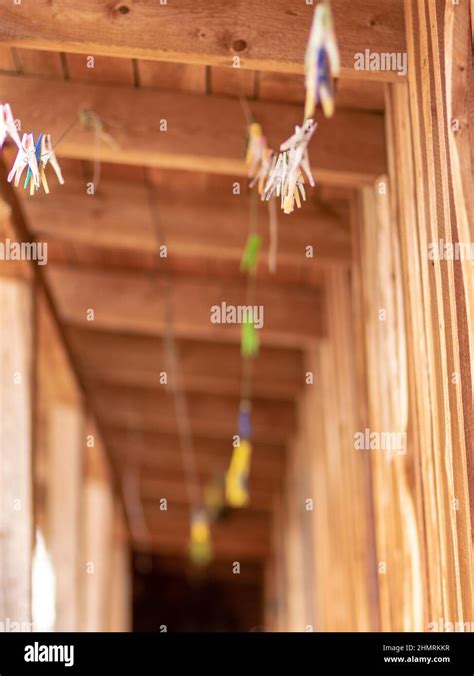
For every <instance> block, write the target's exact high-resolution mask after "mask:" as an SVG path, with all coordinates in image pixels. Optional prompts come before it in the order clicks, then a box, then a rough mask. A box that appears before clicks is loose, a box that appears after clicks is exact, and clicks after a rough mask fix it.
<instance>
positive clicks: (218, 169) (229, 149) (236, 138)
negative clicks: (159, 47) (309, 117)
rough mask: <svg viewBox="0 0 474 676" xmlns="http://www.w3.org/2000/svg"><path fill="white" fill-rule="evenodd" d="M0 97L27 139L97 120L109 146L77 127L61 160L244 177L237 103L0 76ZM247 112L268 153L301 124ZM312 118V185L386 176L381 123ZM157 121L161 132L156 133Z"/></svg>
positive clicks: (258, 109) (280, 114) (277, 112)
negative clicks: (91, 117)
mask: <svg viewBox="0 0 474 676" xmlns="http://www.w3.org/2000/svg"><path fill="white" fill-rule="evenodd" d="M0 89H1V91H2V96H3V98H4V99H5V100H6V101H8V102H9V103H10V105H11V106H12V109H13V110H14V112H15V116H16V117H17V118H19V119H21V120H23V121H24V124H25V125H28V131H32V132H35V133H40V132H45V131H46V130H47V131H48V132H50V133H51V134H52V136H53V139H54V138H59V137H60V136H61V135H62V134H63V133H64V131H65V130H66V129H67V128H68V127H69V126H70V125H71V124H72V123H73V122H74V120H75V119H77V116H78V113H79V111H80V110H81V109H84V108H87V109H91V110H93V111H94V112H95V113H96V114H98V115H99V116H100V117H101V118H102V119H103V120H104V122H105V126H106V129H107V132H108V133H110V134H111V135H112V136H113V138H114V139H115V142H116V145H115V144H114V145H111V144H108V143H105V142H101V143H97V142H96V140H95V134H94V132H93V131H92V130H90V129H83V128H82V127H81V125H80V124H77V125H76V126H75V127H73V128H72V129H70V130H69V132H68V133H67V134H66V135H65V136H64V138H62V139H61V142H60V143H59V144H58V145H57V146H56V152H57V153H58V155H60V156H62V157H71V158H76V159H89V160H92V159H94V158H96V159H100V160H102V161H109V162H116V163H117V162H119V163H125V164H132V165H144V166H149V167H164V168H171V169H173V168H174V169H193V170H194V171H209V172H211V173H219V174H230V175H239V176H244V175H246V167H245V162H244V148H245V138H246V122H245V118H244V115H243V113H242V108H241V105H240V103H239V101H237V100H233V99H230V98H227V97H213V96H199V95H197V94H187V93H178V92H161V91H159V92H158V91H154V90H148V89H134V88H131V87H122V86H120V85H117V86H106V85H93V84H90V85H89V84H81V83H75V82H59V81H49V80H48V81H45V80H43V79H35V78H26V77H22V78H18V77H16V76H9V75H2V76H0ZM31 101H35V109H34V111H32V110H31ZM51 101H55V102H57V105H56V106H51ZM59 102H60V113H59V109H58V106H59ZM251 107H252V112H253V114H254V116H255V118H256V119H257V120H258V121H259V122H260V123H261V124H262V125H263V128H264V130H265V134H266V136H267V139H268V142H269V144H270V145H271V146H272V147H275V148H277V147H279V145H280V144H281V143H282V142H283V141H284V140H285V139H286V138H288V136H290V135H291V134H292V133H293V131H294V127H295V125H296V124H301V115H302V111H301V106H291V105H288V104H268V103H264V102H258V101H257V102H255V103H252V106H251ZM190 110H192V111H193V114H192V117H191V116H190V115H189V112H188V111H190ZM157 111H159V114H157ZM316 117H317V119H318V122H319V127H318V129H317V131H316V135H315V137H314V139H313V142H312V144H311V147H310V159H311V161H312V165H313V168H314V174H315V177H316V179H317V180H319V181H321V182H329V183H335V184H337V185H360V184H368V183H370V182H373V180H374V179H375V178H376V177H377V176H378V175H379V174H381V173H383V172H384V171H385V170H386V161H385V140H384V123H383V116H381V115H378V114H372V113H365V112H357V111H344V110H341V111H338V113H337V114H336V115H335V117H334V118H333V119H331V120H327V119H325V118H323V117H321V115H319V114H318V115H317V116H316ZM162 120H164V121H166V124H167V130H161V131H160V124H161V122H160V121H162Z"/></svg>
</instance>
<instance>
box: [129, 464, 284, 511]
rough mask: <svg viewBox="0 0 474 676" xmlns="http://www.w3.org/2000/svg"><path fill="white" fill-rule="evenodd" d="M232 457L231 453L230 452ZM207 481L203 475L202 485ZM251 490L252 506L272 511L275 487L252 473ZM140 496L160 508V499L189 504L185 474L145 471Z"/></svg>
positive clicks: (148, 504)
mask: <svg viewBox="0 0 474 676" xmlns="http://www.w3.org/2000/svg"><path fill="white" fill-rule="evenodd" d="M229 459H230V453H229ZM210 478H211V477H208V480H207V481H206V479H205V477H202V476H201V479H202V481H203V483H202V485H203V487H204V488H205V487H206V485H207V483H208V481H209V479H210ZM249 491H250V505H249V506H250V507H251V508H252V509H256V510H259V511H261V512H271V510H272V506H273V497H274V489H273V488H272V486H271V485H270V484H269V482H268V481H267V482H266V485H265V484H264V483H263V482H262V480H261V479H259V480H256V478H255V476H254V474H253V473H251V476H250V480H249ZM140 496H141V499H142V500H143V501H144V503H145V504H146V505H147V506H148V507H151V506H152V505H155V506H156V509H159V504H160V501H161V500H163V499H166V500H167V501H168V503H176V504H179V505H189V504H190V503H189V495H188V492H187V489H186V484H185V483H184V475H183V473H182V472H181V476H179V475H175V476H174V477H173V476H169V475H167V476H161V477H157V476H156V474H155V475H154V476H153V474H151V473H150V472H143V473H142V474H141V476H140Z"/></svg>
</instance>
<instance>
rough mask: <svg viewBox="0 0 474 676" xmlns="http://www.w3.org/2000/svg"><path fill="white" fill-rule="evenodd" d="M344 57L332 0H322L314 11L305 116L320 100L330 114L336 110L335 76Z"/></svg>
mask: <svg viewBox="0 0 474 676" xmlns="http://www.w3.org/2000/svg"><path fill="white" fill-rule="evenodd" d="M339 72H340V57H339V49H338V47H337V42H336V35H335V32H334V24H333V19H332V13H331V7H330V5H329V3H328V2H320V3H319V5H317V7H316V9H315V11H314V18H313V23H312V26H311V33H310V36H309V41H308V47H307V49H306V58H305V73H306V104H305V118H309V117H311V116H312V115H313V113H314V108H315V106H316V105H317V103H318V102H319V101H321V104H322V106H323V111H324V114H325V115H326V117H331V116H332V114H333V112H334V97H333V92H332V82H331V78H333V77H338V76H339Z"/></svg>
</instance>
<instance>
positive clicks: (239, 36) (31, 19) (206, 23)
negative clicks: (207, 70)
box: [0, 0, 405, 81]
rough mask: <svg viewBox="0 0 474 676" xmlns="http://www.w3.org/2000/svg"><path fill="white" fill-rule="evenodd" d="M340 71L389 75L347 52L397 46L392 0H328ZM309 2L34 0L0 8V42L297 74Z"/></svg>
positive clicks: (399, 22)
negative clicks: (361, 67)
mask: <svg viewBox="0 0 474 676" xmlns="http://www.w3.org/2000/svg"><path fill="white" fill-rule="evenodd" d="M332 5H333V13H334V20H335V28H336V33H337V35H338V41H339V46H340V50H341V62H342V73H343V75H344V76H347V77H354V76H356V75H359V76H363V77H364V76H365V77H366V76H370V77H372V78H374V79H380V80H392V81H393V80H396V79H397V74H396V73H394V72H384V71H378V72H377V71H375V72H369V73H365V72H364V73H362V74H361V73H360V72H358V71H355V70H354V54H356V53H357V52H364V50H365V49H369V50H370V51H371V52H404V51H405V35H404V22H403V7H402V5H401V3H400V2H399V0H365V2H364V4H363V5H361V4H360V3H351V2H347V1H346V0H333V3H332ZM313 13H314V5H313V4H312V3H311V4H310V3H303V2H302V3H300V4H299V5H296V4H295V3H294V2H291V0H260V2H259V3H258V4H257V5H256V4H255V3H254V2H252V0H240V1H239V3H238V6H235V5H234V4H232V3H222V2H221V1H220V0H193V2H191V1H190V0H181V1H180V2H176V3H166V5H165V4H163V5H160V3H157V2H156V1H155V0H140V2H133V4H132V5H130V6H129V5H128V4H127V3H117V4H115V5H114V6H113V7H111V6H108V5H104V3H103V2H101V0H87V1H85V2H83V3H82V4H81V6H80V7H79V6H78V4H77V3H76V2H74V0H57V1H56V2H55V5H54V8H53V7H51V4H50V3H49V2H48V0H36V2H35V5H34V7H28V10H27V11H26V10H25V9H23V8H22V7H18V6H16V5H12V6H11V7H10V8H8V7H2V10H1V12H0V25H1V30H0V42H1V43H3V44H5V45H15V46H17V47H33V48H35V49H48V50H56V51H66V52H80V53H85V54H106V55H113V56H120V57H134V58H143V59H152V60H159V61H177V62H184V63H195V64H207V65H218V66H219V65H227V66H231V65H232V64H233V58H234V57H236V56H238V57H239V58H240V67H242V68H247V69H248V68H250V69H258V70H272V71H282V72H288V73H302V72H303V64H304V52H305V46H306V43H307V39H308V35H309V30H310V26H311V21H312V17H313Z"/></svg>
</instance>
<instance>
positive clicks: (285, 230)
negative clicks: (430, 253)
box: [19, 172, 351, 268]
mask: <svg viewBox="0 0 474 676" xmlns="http://www.w3.org/2000/svg"><path fill="white" fill-rule="evenodd" d="M166 173H168V172H166ZM168 179H169V181H168V184H166V183H164V185H160V186H157V188H156V189H155V191H154V200H155V204H156V212H157V213H158V216H159V220H160V230H162V231H163V232H165V233H166V245H167V247H168V255H169V256H170V257H174V256H182V255H186V256H193V257H196V258H198V259H199V260H202V259H203V258H219V259H224V260H226V261H233V262H234V263H236V262H238V263H240V260H241V257H242V251H243V250H244V248H245V242H246V239H247V235H248V214H249V208H250V197H249V192H248V191H247V189H246V186H245V185H244V184H243V181H242V180H241V179H239V178H238V177H235V180H236V181H239V184H240V183H242V185H241V194H238V195H233V194H232V190H233V189H234V186H235V182H234V181H233V180H231V179H230V178H229V180H228V181H227V182H226V184H224V185H222V186H220V187H216V189H215V192H214V194H213V195H212V197H211V195H210V194H209V191H210V187H209V188H207V189H202V190H198V189H195V188H193V189H190V188H189V181H187V180H186V177H183V182H182V183H180V184H178V185H175V184H173V183H172V181H173V175H172V174H171V175H169V176H168ZM165 180H166V177H165ZM52 190H54V193H52V195H53V196H54V197H53V199H50V195H41V194H38V195H37V196H35V199H34V200H32V199H29V196H27V195H25V194H24V193H23V191H21V192H20V193H19V194H20V196H21V197H23V198H24V199H23V200H22V204H23V206H24V209H25V213H26V215H27V217H28V219H29V222H30V223H31V229H32V231H33V232H34V234H35V236H36V237H37V238H38V240H39V241H48V240H49V239H51V240H56V241H61V242H65V243H71V244H76V243H77V244H79V245H80V244H84V245H86V246H96V247H104V248H106V249H107V250H109V251H110V250H112V251H117V253H122V255H123V256H124V258H125V257H126V255H127V253H128V252H129V251H130V250H132V251H133V252H146V253H154V252H155V251H157V246H158V242H157V233H156V231H155V227H156V226H155V223H154V219H153V213H152V211H151V209H150V194H149V189H147V187H146V186H145V185H144V184H143V183H140V182H136V183H132V182H131V181H125V180H123V181H112V180H108V179H105V178H104V179H103V180H101V183H100V186H99V190H98V191H97V193H95V194H93V195H91V194H88V192H87V182H86V180H85V179H84V180H77V179H74V178H71V179H68V180H67V182H66V185H64V186H58V187H56V186H54V187H53V188H52ZM64 213H67V214H69V216H68V218H64V217H63V214H64ZM259 223H260V226H259V232H260V233H261V239H262V244H261V251H262V258H261V260H262V265H261V267H263V266H266V258H267V254H268V248H269V228H268V224H267V223H268V205H267V204H266V203H263V204H262V205H261V208H260V210H259ZM288 226H290V227H287V224H286V222H285V221H283V218H281V219H280V228H279V237H278V263H279V264H280V265H283V266H284V265H290V266H294V267H304V268H311V267H312V266H314V265H319V264H324V265H327V264H330V263H336V264H337V263H343V264H344V263H345V264H348V262H349V261H350V257H351V246H350V234H349V226H348V223H346V222H344V220H343V219H342V218H341V217H340V216H339V215H338V212H337V203H335V204H334V207H333V205H332V203H331V202H327V203H322V202H321V201H317V200H316V197H314V198H313V196H309V197H308V202H307V204H305V206H304V208H303V209H301V210H298V211H297V212H295V213H294V214H292V216H291V225H290V223H289V222H288ZM308 246H312V247H313V251H314V258H309V257H307V256H306V247H308Z"/></svg>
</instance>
